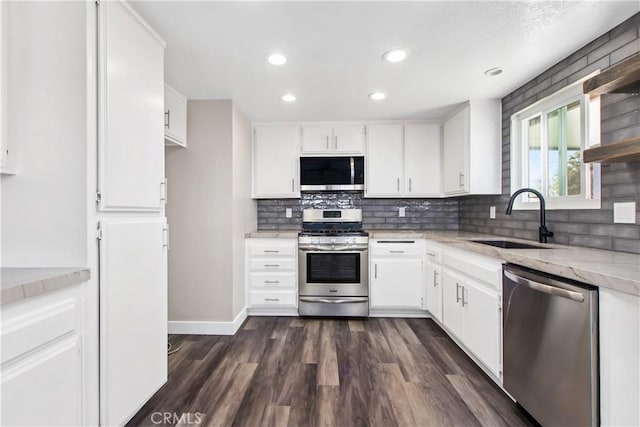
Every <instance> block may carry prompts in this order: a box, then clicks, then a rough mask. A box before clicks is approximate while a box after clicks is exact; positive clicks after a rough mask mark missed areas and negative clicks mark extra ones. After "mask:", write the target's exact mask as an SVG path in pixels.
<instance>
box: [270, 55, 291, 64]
mask: <svg viewBox="0 0 640 427" xmlns="http://www.w3.org/2000/svg"><path fill="white" fill-rule="evenodd" d="M267 60H268V61H269V63H270V64H273V65H284V64H286V63H287V58H285V56H284V55H282V54H280V53H274V54H272V55H269V58H267Z"/></svg>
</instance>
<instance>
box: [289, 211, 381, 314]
mask: <svg viewBox="0 0 640 427" xmlns="http://www.w3.org/2000/svg"><path fill="white" fill-rule="evenodd" d="M298 251H299V252H298V263H299V269H298V271H299V273H298V274H299V277H298V285H299V292H298V295H299V299H300V301H299V305H298V312H299V313H300V315H301V316H349V317H367V316H368V315H369V235H368V234H367V233H366V232H364V231H363V230H362V210H361V209H305V210H303V211H302V232H301V233H300V234H299V237H298Z"/></svg>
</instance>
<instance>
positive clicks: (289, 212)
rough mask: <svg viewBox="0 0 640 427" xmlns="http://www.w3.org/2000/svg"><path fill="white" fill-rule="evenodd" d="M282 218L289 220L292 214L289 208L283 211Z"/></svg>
mask: <svg viewBox="0 0 640 427" xmlns="http://www.w3.org/2000/svg"><path fill="white" fill-rule="evenodd" d="M284 216H286V217H287V218H291V217H292V216H293V212H291V208H286V209H285V211H284Z"/></svg>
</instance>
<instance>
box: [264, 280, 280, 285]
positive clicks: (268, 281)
mask: <svg viewBox="0 0 640 427" xmlns="http://www.w3.org/2000/svg"><path fill="white" fill-rule="evenodd" d="M264 283H265V284H267V285H277V284H278V283H280V281H279V280H265V281H264Z"/></svg>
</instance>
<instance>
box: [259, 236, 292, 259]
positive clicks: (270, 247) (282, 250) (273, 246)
mask: <svg viewBox="0 0 640 427" xmlns="http://www.w3.org/2000/svg"><path fill="white" fill-rule="evenodd" d="M296 246H297V242H296V241H283V242H274V241H272V240H270V241H266V242H261V241H256V240H252V241H251V242H250V243H249V256H250V257H295V255H296Z"/></svg>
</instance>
